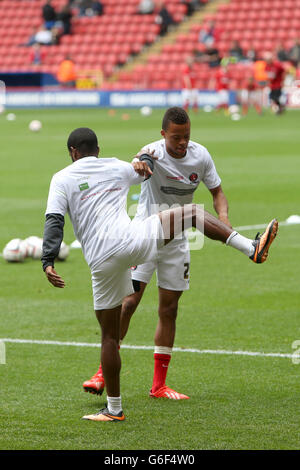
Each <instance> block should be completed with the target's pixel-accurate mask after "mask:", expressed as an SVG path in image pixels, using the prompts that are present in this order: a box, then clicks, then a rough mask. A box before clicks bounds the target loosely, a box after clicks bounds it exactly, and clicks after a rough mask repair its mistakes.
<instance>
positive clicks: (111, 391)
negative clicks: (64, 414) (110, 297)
mask: <svg viewBox="0 0 300 470" xmlns="http://www.w3.org/2000/svg"><path fill="white" fill-rule="evenodd" d="M96 316H97V319H98V321H99V324H100V327H101V332H102V341H101V363H102V370H103V376H104V380H105V383H106V391H107V407H106V408H103V409H102V410H100V411H99V412H98V413H95V414H92V415H86V416H83V419H88V420H91V421H123V420H124V419H125V416H124V413H123V411H122V403H121V395H120V370H121V358H120V353H119V338H120V317H121V305H119V306H118V307H115V308H112V309H107V310H96Z"/></svg>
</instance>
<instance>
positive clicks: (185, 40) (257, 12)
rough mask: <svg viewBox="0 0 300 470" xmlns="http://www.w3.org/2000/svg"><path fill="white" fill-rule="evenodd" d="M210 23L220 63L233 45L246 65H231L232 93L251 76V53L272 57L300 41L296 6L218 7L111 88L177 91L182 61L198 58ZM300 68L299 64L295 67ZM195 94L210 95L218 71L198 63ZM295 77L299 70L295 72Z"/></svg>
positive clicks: (270, 0) (259, 2) (239, 1)
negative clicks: (203, 91) (235, 43)
mask: <svg viewBox="0 0 300 470" xmlns="http://www.w3.org/2000/svg"><path fill="white" fill-rule="evenodd" d="M212 22H213V24H214V27H215V28H216V29H217V31H218V34H217V36H216V38H215V42H214V47H215V48H217V50H218V51H219V54H220V57H221V58H222V57H223V58H224V57H228V56H229V55H230V48H231V46H232V42H233V41H234V40H236V41H238V43H239V45H240V46H241V48H242V49H243V53H244V56H245V59H244V60H243V61H238V62H237V63H232V64H230V65H229V72H228V73H229V78H230V84H229V88H230V89H233V90H235V89H241V88H244V86H245V83H246V82H247V80H248V78H249V77H251V76H253V61H251V60H249V59H247V53H248V51H250V50H252V49H254V50H255V52H256V54H257V57H260V56H261V55H262V54H263V53H264V52H265V51H275V49H276V48H277V46H278V45H279V43H282V44H283V46H284V47H285V49H286V50H290V48H291V47H292V46H293V44H294V43H295V41H296V40H297V39H299V37H300V0H231V1H230V2H228V1H227V2H224V4H222V5H220V6H219V7H218V9H217V11H216V12H215V13H214V14H211V13H210V14H208V15H206V16H205V17H204V20H203V21H202V22H199V23H198V24H194V23H193V22H192V25H191V27H190V29H189V30H188V31H187V32H186V33H185V34H178V35H177V38H176V41H175V42H173V43H172V44H166V45H165V46H163V48H162V50H161V51H160V53H159V54H153V55H150V56H149V57H148V60H147V62H146V63H145V64H137V65H136V66H135V68H134V69H133V70H132V71H130V72H127V71H123V72H122V71H120V73H119V75H118V77H117V79H116V81H115V83H113V85H112V87H114V88H116V89H118V88H119V89H122V88H124V87H125V88H129V89H131V88H139V87H142V88H153V89H159V88H162V89H163V88H166V89H167V88H169V89H170V88H171V89H176V88H177V89H178V88H181V86H182V84H181V71H182V69H183V68H184V66H185V58H186V57H187V56H189V55H193V54H194V53H196V55H197V54H198V55H199V57H201V54H203V52H204V51H205V49H206V45H205V44H203V43H201V42H200V41H199V35H200V32H201V31H203V30H207V29H208V28H209V26H210V25H211V23H212ZM299 65H300V64H298V67H299ZM194 67H195V70H196V72H197V77H198V79H197V84H196V86H197V88H199V89H201V88H202V89H213V88H214V86H215V80H214V78H215V74H216V72H217V67H210V66H209V64H208V63H203V62H201V60H199V61H198V62H197V63H196V64H195V66H194ZM297 76H300V75H299V68H298V70H297Z"/></svg>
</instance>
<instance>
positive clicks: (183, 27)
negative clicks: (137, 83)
mask: <svg viewBox="0 0 300 470" xmlns="http://www.w3.org/2000/svg"><path fill="white" fill-rule="evenodd" d="M229 2H230V0H214V1H213V2H210V3H208V4H207V5H205V6H203V7H202V8H201V10H198V11H196V12H195V13H194V14H193V15H192V16H191V17H187V19H185V20H184V21H183V22H182V23H180V24H179V25H178V26H176V27H175V28H174V29H173V30H171V31H170V32H169V33H168V34H167V35H166V36H164V37H159V38H158V39H157V40H156V41H155V42H154V43H153V44H152V45H151V46H149V47H148V48H147V50H145V51H144V52H141V53H140V54H139V55H138V56H136V57H135V58H133V59H132V60H131V61H129V62H128V63H127V64H125V65H124V66H123V67H122V69H121V70H118V71H117V72H115V73H114V74H113V75H112V76H111V77H110V79H109V81H110V82H115V81H117V80H118V77H119V74H120V72H130V71H132V70H133V69H134V68H135V66H136V65H142V64H146V63H147V61H148V58H149V56H151V55H152V54H159V53H160V52H161V51H162V49H163V47H164V46H165V45H166V44H174V43H175V42H176V39H177V37H178V36H179V35H180V34H184V33H187V32H188V31H189V30H190V28H191V27H192V26H193V25H195V24H199V23H202V21H203V19H204V18H205V17H207V16H208V15H212V14H214V13H215V12H216V11H217V9H218V7H219V6H220V5H223V4H226V3H229Z"/></svg>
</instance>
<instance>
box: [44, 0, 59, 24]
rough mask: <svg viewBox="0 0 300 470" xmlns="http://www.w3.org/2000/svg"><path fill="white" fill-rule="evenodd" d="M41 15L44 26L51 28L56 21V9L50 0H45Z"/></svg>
mask: <svg viewBox="0 0 300 470" xmlns="http://www.w3.org/2000/svg"><path fill="white" fill-rule="evenodd" d="M42 17H43V20H44V22H45V28H46V29H52V28H53V26H54V25H55V22H56V11H55V9H54V8H53V6H52V5H51V0H46V3H45V4H44V6H43V8H42Z"/></svg>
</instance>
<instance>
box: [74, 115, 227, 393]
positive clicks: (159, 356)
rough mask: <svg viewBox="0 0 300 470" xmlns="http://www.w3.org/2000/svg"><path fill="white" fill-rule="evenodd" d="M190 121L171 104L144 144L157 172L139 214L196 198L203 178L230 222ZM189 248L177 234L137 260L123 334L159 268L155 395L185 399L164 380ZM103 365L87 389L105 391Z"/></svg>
mask: <svg viewBox="0 0 300 470" xmlns="http://www.w3.org/2000/svg"><path fill="white" fill-rule="evenodd" d="M190 132H191V123H190V119H189V116H188V114H187V113H186V111H185V110H184V109H182V108H179V107H172V108H169V109H168V110H167V111H166V113H165V115H164V117H163V122H162V130H161V135H162V137H163V138H162V139H161V140H158V141H156V142H153V143H151V144H148V145H146V146H145V147H143V149H142V152H143V151H151V152H154V153H155V155H157V157H158V160H157V161H156V164H155V172H154V174H153V175H152V177H151V179H149V180H148V181H147V182H145V183H143V185H142V189H141V195H140V199H139V205H138V210H137V215H136V217H135V220H144V219H146V218H147V217H148V216H149V215H152V214H153V213H158V212H159V210H160V208H161V207H172V206H174V205H177V206H183V205H185V204H190V203H191V202H192V201H193V195H194V192H195V191H196V190H197V188H198V186H199V184H200V183H201V181H203V183H204V184H205V186H206V187H207V189H208V190H209V191H210V193H211V195H212V198H213V206H214V208H215V211H216V213H217V214H218V217H219V219H220V220H221V221H223V222H224V223H226V224H227V225H228V226H229V227H231V224H230V222H229V220H228V203H227V199H226V197H225V195H224V193H223V190H222V187H221V179H220V177H219V175H218V174H217V171H216V168H215V165H214V162H213V160H212V158H211V156H210V154H209V152H208V151H207V149H206V148H205V147H203V146H202V145H200V144H198V143H196V142H192V141H190ZM189 268H190V251H189V243H188V240H187V236H186V235H184V236H182V237H180V239H176V240H173V241H172V242H171V243H170V244H168V245H167V246H164V247H163V248H161V249H160V250H159V256H158V258H157V259H156V260H154V261H150V262H148V263H145V264H142V265H138V266H136V267H135V268H134V269H133V270H132V280H133V285H134V289H135V293H134V294H133V295H130V296H128V297H126V298H125V299H124V301H123V304H122V315H121V332H120V337H121V340H123V339H124V337H125V335H126V333H127V330H128V327H129V323H130V319H131V316H132V315H133V313H134V312H135V310H136V308H137V306H138V305H139V302H140V300H141V299H142V296H143V294H144V291H145V289H146V287H147V284H148V283H149V282H150V280H151V277H152V275H153V273H154V271H155V270H156V275H157V283H158V296H159V306H158V316H159V318H158V324H157V327H156V332H155V338H154V342H155V349H154V376H153V383H152V387H151V391H150V396H151V397H156V398H171V399H176V400H179V399H187V398H189V397H188V396H187V395H184V394H182V393H178V392H176V391H174V390H173V389H170V388H169V387H167V386H166V383H165V381H166V376H167V372H168V367H169V363H170V360H171V355H172V349H173V345H174V340H175V331H176V317H177V312H178V303H179V299H180V298H181V295H182V293H183V292H184V291H186V290H188V289H189V270H190V269H189ZM104 385H105V384H104V379H103V374H102V369H101V365H100V367H99V370H98V371H97V372H96V374H95V375H93V377H92V378H91V379H89V380H87V381H85V382H84V383H83V388H84V390H85V391H86V392H90V393H94V394H95V393H96V394H99V395H101V394H102V392H103V390H104Z"/></svg>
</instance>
